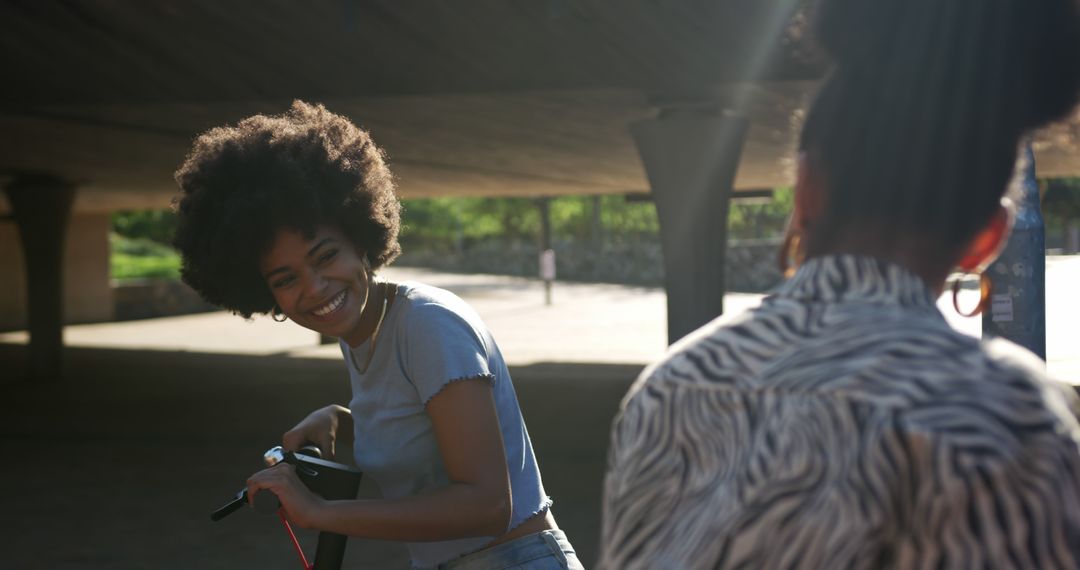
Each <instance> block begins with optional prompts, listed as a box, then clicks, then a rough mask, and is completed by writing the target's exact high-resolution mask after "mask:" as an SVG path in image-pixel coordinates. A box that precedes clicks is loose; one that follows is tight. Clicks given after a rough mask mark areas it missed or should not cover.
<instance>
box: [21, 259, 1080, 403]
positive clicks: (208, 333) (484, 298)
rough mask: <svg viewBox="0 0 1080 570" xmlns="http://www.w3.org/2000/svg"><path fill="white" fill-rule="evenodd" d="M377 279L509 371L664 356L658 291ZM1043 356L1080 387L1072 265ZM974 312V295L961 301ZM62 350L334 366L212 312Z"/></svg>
mask: <svg viewBox="0 0 1080 570" xmlns="http://www.w3.org/2000/svg"><path fill="white" fill-rule="evenodd" d="M383 277H385V278H387V279H390V280H392V281H404V280H415V281H421V282H423V283H427V284H430V285H435V286H438V287H443V288H446V289H449V290H451V291H453V292H455V293H457V294H458V295H460V296H461V297H462V298H464V299H465V300H466V301H468V302H469V303H470V304H471V305H472V306H473V307H475V308H476V310H477V311H478V312H479V313H480V315H481V316H482V317H483V318H484V320H485V322H486V323H487V324H488V327H489V328H491V330H492V331H493V333H494V334H495V339H496V341H497V342H498V343H499V346H500V348H501V349H502V351H503V354H504V356H505V357H506V359H507V361H508V362H509V363H510V364H512V365H525V364H534V363H537V362H561V363H605V364H637V365H644V364H647V363H649V362H652V361H654V360H656V359H657V358H659V357H661V356H662V355H663V354H664V350H665V347H666V338H667V332H666V320H665V319H666V309H665V298H664V294H663V291H662V290H661V289H657V288H646V287H629V286H622V285H604V284H581V283H557V284H556V285H555V290H554V303H553V304H552V305H551V306H546V305H544V293H543V286H542V284H541V283H540V282H539V281H536V280H532V279H522V278H517V277H503V276H496V275H459V274H452V273H442V272H436V271H428V270H423V269H413V268H395V267H391V268H389V269H387V270H386V271H384V272H383ZM1046 283H1047V295H1046V296H1047V317H1046V322H1047V356H1048V361H1049V362H1048V368H1049V371H1050V373H1051V375H1053V376H1055V377H1057V378H1060V379H1062V380H1065V381H1069V382H1071V383H1074V384H1078V385H1080V334H1078V332H1077V320H1078V319H1080V294H1078V292H1080V256H1059V257H1050V258H1048V260H1047V279H1046ZM963 295H964V302H965V306H974V304H975V302H976V301H975V291H974V290H965V291H964V292H963ZM760 299H761V295H753V294H739V293H733V294H729V295H727V296H726V297H725V311H726V312H728V313H732V312H737V311H741V310H744V309H746V308H748V307H752V306H754V305H756V304H757V303H759V302H760ZM951 303H952V302H951V299H950V298H949V296H948V295H946V296H943V298H942V299H941V300H940V302H939V306H940V307H941V309H942V312H943V313H944V314H945V316H946V317H947V318H948V319H949V321H950V322H951V323H952V324H953V325H954V326H955V327H956V328H958V329H960V330H962V331H964V332H966V333H968V334H971V335H975V336H978V335H980V334H981V321H980V318H978V317H977V318H972V319H968V318H963V317H960V316H958V315H956V313H955V311H954V310H953V309H952V304H951ZM65 338H66V341H67V343H68V345H69V346H76V347H95V348H126V349H155V350H184V351H190V352H206V353H229V354H250V355H256V354H285V355H291V356H298V357H305V358H330V359H338V358H340V357H341V353H340V351H339V350H338V348H337V346H336V345H325V346H319V345H318V335H316V334H315V333H313V332H311V331H308V330H305V329H303V328H300V327H298V326H296V325H294V324H292V323H291V322H286V323H276V322H273V321H271V320H270V319H269V318H267V317H256V318H254V319H252V320H250V321H244V320H243V319H241V318H239V317H236V316H234V315H231V314H228V313H225V312H217V313H206V314H199V315H188V316H182V317H170V318H162V319H150V320H143V321H128V322H123V323H102V324H93V325H77V326H69V327H67V328H66V330H65ZM25 339H26V335H25V333H7V334H0V343H3V342H13V343H19V342H25Z"/></svg>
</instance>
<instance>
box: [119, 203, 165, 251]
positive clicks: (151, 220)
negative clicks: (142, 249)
mask: <svg viewBox="0 0 1080 570" xmlns="http://www.w3.org/2000/svg"><path fill="white" fill-rule="evenodd" d="M111 221H112V229H113V231H114V232H116V233H117V234H119V235H122V236H125V237H129V238H144V239H148V240H152V241H155V242H157V243H163V244H168V243H171V242H172V235H173V232H174V231H176V215H175V214H173V213H172V212H171V211H169V210H126V211H121V212H114V213H113V215H112V220H111Z"/></svg>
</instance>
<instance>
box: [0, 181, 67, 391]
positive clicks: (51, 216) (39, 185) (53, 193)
mask: <svg viewBox="0 0 1080 570" xmlns="http://www.w3.org/2000/svg"><path fill="white" fill-rule="evenodd" d="M4 191H5V193H6V194H7V196H8V201H9V202H10V204H11V210H12V214H13V215H14V218H15V223H16V224H17V226H18V228H19V238H20V240H21V241H22V249H23V260H24V261H25V264H26V292H27V295H26V297H27V299H26V300H27V309H28V310H27V317H28V319H27V320H28V324H29V326H28V329H29V331H30V354H29V356H30V362H29V375H30V377H31V378H32V379H35V380H38V379H41V380H60V379H61V375H62V368H61V365H62V362H63V358H62V357H63V345H64V340H63V330H64V320H63V319H64V309H63V298H64V295H63V293H64V289H63V279H62V277H63V269H62V268H63V259H64V236H65V233H66V232H67V226H68V220H69V218H70V217H71V204H72V202H73V201H74V199H75V186H74V185H72V184H71V183H69V182H66V181H64V180H60V179H59V178H55V177H52V176H49V175H43V174H34V175H22V176H19V177H17V178H15V179H14V180H13V181H12V182H11V183H10V184H8V185H7V186H6V187H5V188H4Z"/></svg>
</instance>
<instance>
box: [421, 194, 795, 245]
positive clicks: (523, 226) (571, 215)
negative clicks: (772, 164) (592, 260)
mask: <svg viewBox="0 0 1080 570" xmlns="http://www.w3.org/2000/svg"><path fill="white" fill-rule="evenodd" d="M598 201H599V205H600V216H599V222H600V223H599V226H600V227H599V231H600V232H601V233H602V234H603V235H604V239H605V240H616V241H617V240H620V239H630V238H641V237H645V238H649V237H657V238H658V236H659V233H660V223H659V220H658V219H657V217H656V207H655V205H654V204H653V203H652V201H650V200H648V199H647V198H645V199H628V198H627V197H625V196H622V195H608V196H601V197H600V198H599V200H598ZM596 203H597V200H594V197H592V196H562V197H558V198H553V199H552V200H551V202H550V208H551V227H552V232H553V234H554V235H555V236H556V237H557V239H563V240H573V241H587V240H590V239H592V238H593V232H595V231H596V230H597V228H596V227H595V222H594V214H593V208H594V205H595V204H596ZM792 204H793V193H792V191H791V189H790V188H781V189H779V190H777V191H776V192H775V193H774V195H773V197H772V199H770V200H766V201H764V202H761V201H758V202H743V201H739V200H736V201H735V202H733V203H732V206H731V211H730V215H729V220H728V223H729V226H728V227H729V234H730V236H731V238H732V239H759V238H775V237H778V236H780V235H782V234H783V231H784V227H785V225H786V223H787V217H788V216H789V215H790V213H791V208H792ZM404 207H405V214H404V221H405V223H404V230H403V232H402V242H403V243H404V244H405V246H406V250H408V249H409V248H410V247H427V248H432V249H436V250H447V251H448V250H451V249H453V248H455V247H460V246H463V245H468V244H469V243H473V242H477V241H482V240H486V239H501V240H508V241H513V240H520V241H531V240H535V239H537V235H538V234H539V231H540V214H539V208H538V207H537V202H536V200H534V199H528V198H426V199H417V200H406V201H404Z"/></svg>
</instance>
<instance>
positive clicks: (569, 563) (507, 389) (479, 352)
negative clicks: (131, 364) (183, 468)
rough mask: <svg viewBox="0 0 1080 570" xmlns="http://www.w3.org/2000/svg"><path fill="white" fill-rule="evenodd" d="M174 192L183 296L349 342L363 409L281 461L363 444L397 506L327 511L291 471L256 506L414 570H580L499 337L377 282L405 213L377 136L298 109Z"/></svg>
mask: <svg viewBox="0 0 1080 570" xmlns="http://www.w3.org/2000/svg"><path fill="white" fill-rule="evenodd" d="M176 179H177V182H178V183H179V185H180V190H181V193H180V195H179V197H178V198H177V200H176V211H177V214H178V216H179V227H178V230H177V234H176V238H175V244H176V246H177V248H178V249H179V250H180V253H181V255H182V256H183V264H184V265H183V278H184V281H185V282H187V283H188V284H189V285H191V286H192V287H193V288H194V289H195V290H196V291H198V292H199V293H200V294H202V296H203V297H204V298H206V299H207V300H208V301H210V302H212V303H216V304H218V305H220V306H222V307H224V308H226V309H230V310H232V311H234V312H236V313H237V314H239V315H241V316H243V317H245V318H247V317H250V316H251V315H252V314H254V313H271V314H272V316H273V317H274V319H275V320H285V319H291V320H293V321H294V322H295V323H296V324H298V325H300V326H303V327H305V328H308V329H311V330H313V331H316V332H318V333H320V334H323V335H328V336H333V337H338V338H339V339H340V340H341V343H340V344H341V351H342V356H343V357H344V361H345V365H346V368H347V369H348V372H349V378H350V381H351V384H352V400H351V402H349V406H348V407H345V406H340V405H329V406H327V407H325V408H322V409H320V410H316V411H314V412H312V413H311V414H310V415H308V416H307V418H305V419H304V420H303V421H301V422H300V423H299V424H298V425H297V426H295V427H294V428H293V429H291V430H290V431H289V432H287V433H286V434H285V436H284V438H283V442H282V443H283V447H285V449H286V450H295V449H297V448H299V447H301V446H302V445H304V444H305V443H309V442H310V443H315V444H318V445H319V446H320V447H321V448H322V449H323V450H325V451H326V452H327V453H328V454H329V455H330V456H331V457H332V456H333V455H334V452H335V449H336V447H337V445H338V444H339V442H341V443H347V442H352V443H353V451H354V456H355V458H356V463H357V465H358V466H359V467H360V468H361V469H362V470H363V471H364V472H365V474H367V475H368V476H370V477H371V478H373V479H374V480H375V482H376V483H378V485H379V487H380V488H381V490H382V493H383V496H384V498H383V499H381V500H352V501H325V500H323V499H321V498H320V497H318V496H316V495H314V494H312V493H311V492H309V491H308V490H307V488H306V487H305V486H304V485H303V484H302V483H301V482H300V480H299V479H298V478H297V476H296V474H295V472H294V470H293V467H292V466H289V465H284V464H282V465H278V466H275V467H273V468H270V469H267V470H264V471H262V472H259V473H256V474H255V475H253V476H252V477H251V478H250V479H249V481H248V490H249V495H248V496H249V497H254V495H255V493H256V492H257V491H259V490H261V489H267V490H269V491H272V492H273V493H274V494H276V495H277V496H278V498H279V499H280V501H281V504H282V508H283V509H284V512H285V514H286V516H287V517H288V518H289V520H291V521H293V522H295V523H297V524H299V525H300V526H303V527H306V528H312V529H318V530H321V531H329V532H334V533H338V534H345V535H350V536H356V537H364V538H373V539H384V540H399V541H404V542H406V543H407V546H408V549H409V554H410V557H411V559H412V564H413V565H414V566H415V567H418V568H432V567H439V568H459V569H487V568H509V567H514V568H536V569H547V568H580V563H579V562H578V561H577V558H576V557H575V554H574V550H573V548H572V547H571V546H570V543H569V542H567V540H566V537H565V535H564V534H563V533H562V531H560V530H558V527H557V526H556V524H555V519H554V517H553V516H552V514H551V511H550V506H551V499H550V498H549V497H548V496H547V494H546V493H545V492H544V487H543V484H542V483H541V480H540V472H539V469H538V468H537V464H536V459H535V457H534V455H533V450H532V444H531V443H530V441H529V435H528V432H527V431H526V429H525V425H524V423H523V420H522V417H521V412H520V409H519V407H518V402H517V396H516V395H515V393H514V387H513V384H512V383H511V380H510V375H509V373H508V372H507V368H506V364H505V362H504V361H503V358H502V355H501V353H500V352H499V348H498V346H496V344H495V341H494V339H493V338H492V336H491V333H490V332H489V331H488V330H487V328H486V327H485V326H484V324H483V322H481V320H480V318H479V317H478V316H477V315H476V313H475V312H474V311H473V310H472V309H471V308H470V307H469V306H468V305H467V304H465V303H464V302H463V301H462V300H461V299H459V298H458V297H456V296H454V295H453V294H452V293H450V292H448V291H444V290H441V289H437V288H434V287H429V286H426V285H423V284H420V283H390V282H387V281H383V280H380V279H379V278H378V277H377V276H376V271H377V270H378V269H379V268H381V267H383V266H385V265H386V264H387V263H390V262H391V261H392V260H393V259H394V258H395V257H396V256H397V255H398V254H399V253H400V247H399V246H398V241H397V236H398V229H399V226H400V221H399V212H400V205H399V203H398V200H397V197H396V196H395V194H394V183H393V178H392V176H391V174H390V171H389V169H388V168H387V166H386V164H385V162H384V158H383V153H382V151H380V150H379V148H378V147H376V146H375V143H374V142H372V140H371V137H370V136H369V135H368V133H367V132H365V131H363V130H361V129H359V128H357V127H356V126H354V125H353V124H352V123H350V122H349V121H348V120H347V119H345V118H344V117H342V116H339V115H335V114H333V113H330V112H328V111H327V110H326V109H325V108H324V107H322V106H313V105H309V104H306V103H302V102H297V103H294V104H293V106H292V108H291V109H290V110H289V111H288V112H287V113H285V114H283V115H280V116H263V115H256V116H254V117H250V118H248V119H245V120H243V121H241V122H240V123H238V124H237V125H236V126H229V127H222V128H217V129H213V130H211V131H209V132H207V133H205V134H204V135H202V136H201V137H199V139H198V140H197V141H196V143H195V146H194V148H193V149H192V151H191V154H190V155H189V156H188V157H187V160H185V162H184V164H183V165H182V166H181V167H180V169H179V170H178V171H177V173H176Z"/></svg>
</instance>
